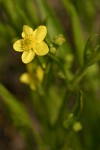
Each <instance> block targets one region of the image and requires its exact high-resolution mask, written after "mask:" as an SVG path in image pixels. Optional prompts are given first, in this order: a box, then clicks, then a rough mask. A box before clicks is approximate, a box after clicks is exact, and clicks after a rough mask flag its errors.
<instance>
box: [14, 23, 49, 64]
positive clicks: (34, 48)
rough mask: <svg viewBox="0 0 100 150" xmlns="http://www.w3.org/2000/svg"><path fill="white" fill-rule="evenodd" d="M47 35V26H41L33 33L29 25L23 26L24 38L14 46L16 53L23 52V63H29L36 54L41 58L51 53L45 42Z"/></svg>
mask: <svg viewBox="0 0 100 150" xmlns="http://www.w3.org/2000/svg"><path fill="white" fill-rule="evenodd" d="M46 34H47V28H46V27H45V26H39V27H38V28H37V29H35V30H34V31H33V29H32V28H30V27H29V26H27V25H24V26H23V32H22V38H23V39H20V40H18V41H16V42H15V43H14V44H13V48H14V50H15V51H18V52H23V54H22V61H23V62H24V63H26V64H27V63H29V62H30V61H32V59H33V58H34V56H35V54H37V55H39V56H43V55H46V54H47V53H48V52H49V48H48V45H47V44H46V43H45V42H44V41H43V40H44V38H45V37H46Z"/></svg>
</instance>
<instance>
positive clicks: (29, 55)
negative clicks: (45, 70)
mask: <svg viewBox="0 0 100 150" xmlns="http://www.w3.org/2000/svg"><path fill="white" fill-rule="evenodd" d="M34 56H35V53H34V51H33V50H27V51H24V52H23V54H22V61H23V63H25V64H27V63H29V62H30V61H32V59H33V58H34Z"/></svg>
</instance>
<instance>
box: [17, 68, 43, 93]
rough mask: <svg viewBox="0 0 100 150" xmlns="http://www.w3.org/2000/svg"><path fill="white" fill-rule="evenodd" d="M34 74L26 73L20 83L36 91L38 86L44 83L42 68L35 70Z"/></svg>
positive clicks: (21, 77)
mask: <svg viewBox="0 0 100 150" xmlns="http://www.w3.org/2000/svg"><path fill="white" fill-rule="evenodd" d="M33 69H34V70H33V72H34V74H33V73H32V72H25V73H23V74H22V75H21V76H20V81H21V82H22V83H24V84H27V85H29V86H30V88H31V89H32V90H36V89H37V86H38V85H39V84H41V83H42V81H43V78H44V72H43V70H42V68H41V67H40V66H38V67H37V68H33Z"/></svg>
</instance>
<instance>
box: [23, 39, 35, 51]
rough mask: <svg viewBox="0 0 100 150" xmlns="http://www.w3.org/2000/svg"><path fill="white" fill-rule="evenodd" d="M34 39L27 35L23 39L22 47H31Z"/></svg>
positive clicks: (25, 48) (27, 48) (29, 48)
mask: <svg viewBox="0 0 100 150" xmlns="http://www.w3.org/2000/svg"><path fill="white" fill-rule="evenodd" d="M34 44H35V40H34V39H33V38H32V37H28V38H26V39H24V40H23V49H24V50H25V51H27V50H31V49H33V47H34Z"/></svg>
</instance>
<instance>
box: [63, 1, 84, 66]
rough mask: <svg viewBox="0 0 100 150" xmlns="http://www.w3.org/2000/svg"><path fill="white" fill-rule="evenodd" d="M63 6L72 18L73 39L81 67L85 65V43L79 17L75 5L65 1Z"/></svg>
mask: <svg viewBox="0 0 100 150" xmlns="http://www.w3.org/2000/svg"><path fill="white" fill-rule="evenodd" d="M63 5H64V7H65V9H66V11H67V12H68V14H69V16H70V20H71V26H72V29H73V38H74V42H75V46H76V50H77V58H78V59H79V63H80V65H83V51H84V44H85V43H84V37H83V32H82V27H81V23H80V20H79V16H78V14H77V12H76V9H75V7H74V5H73V4H72V3H71V2H70V1H69V0H63Z"/></svg>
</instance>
